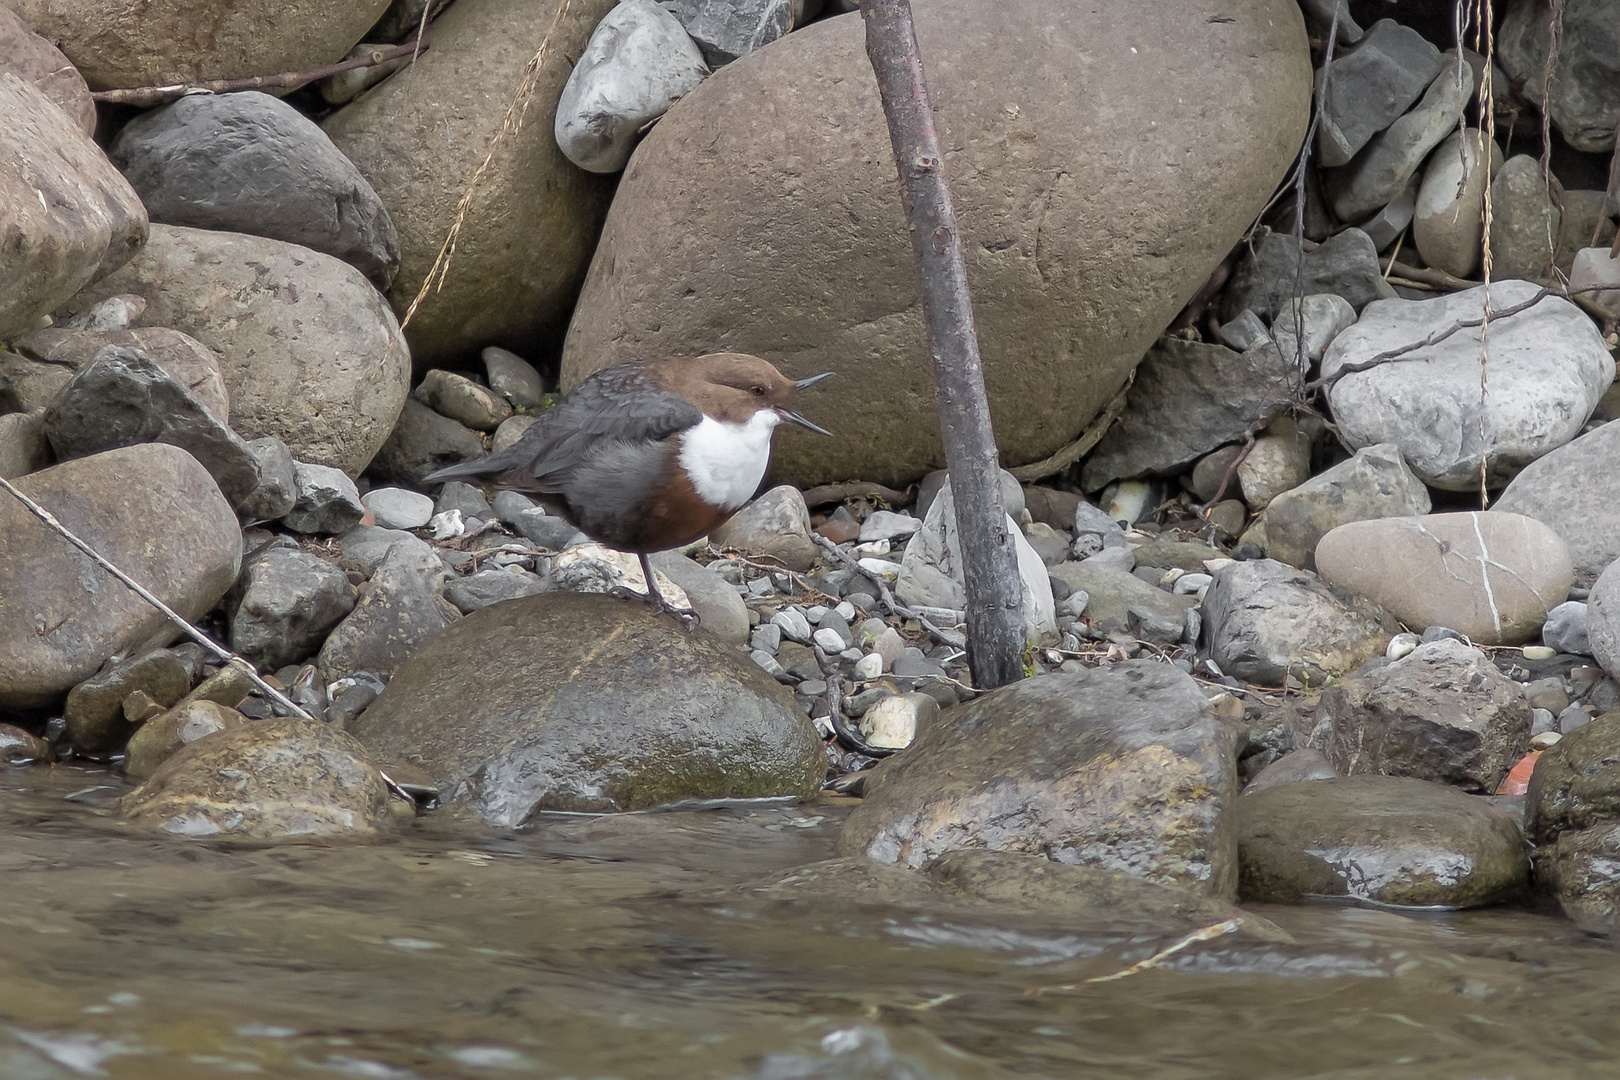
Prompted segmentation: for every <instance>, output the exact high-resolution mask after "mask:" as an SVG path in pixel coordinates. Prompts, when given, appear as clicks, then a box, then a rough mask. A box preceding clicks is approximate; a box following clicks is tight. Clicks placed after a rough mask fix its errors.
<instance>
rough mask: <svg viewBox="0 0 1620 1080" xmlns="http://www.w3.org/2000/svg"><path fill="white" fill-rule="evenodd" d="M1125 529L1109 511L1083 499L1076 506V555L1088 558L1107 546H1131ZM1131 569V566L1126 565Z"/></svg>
mask: <svg viewBox="0 0 1620 1080" xmlns="http://www.w3.org/2000/svg"><path fill="white" fill-rule="evenodd" d="M1129 547H1130V543H1129V542H1128V541H1127V540H1126V539H1125V530H1124V529H1123V528H1122V527H1121V526H1120V524H1119V522H1117V521H1115V520H1114V519H1113V518H1111V517H1109V516H1108V512H1107V511H1106V510H1104V509H1102V507H1100V506H1095V505H1093V504H1091V503H1088V502H1086V501H1084V500H1081V501H1080V502H1079V503H1078V504H1077V505H1076V506H1075V508H1074V556H1075V558H1077V559H1087V558H1090V557H1091V556H1093V555H1096V554H1097V553H1098V552H1100V551H1102V550H1104V549H1106V548H1129ZM1126 569H1127V570H1128V569H1130V567H1126Z"/></svg>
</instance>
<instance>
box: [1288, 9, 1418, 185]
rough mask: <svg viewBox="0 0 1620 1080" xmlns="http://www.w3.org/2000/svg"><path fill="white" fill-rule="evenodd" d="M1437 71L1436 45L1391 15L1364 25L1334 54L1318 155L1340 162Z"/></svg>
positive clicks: (1390, 118) (1404, 105) (1381, 127)
mask: <svg viewBox="0 0 1620 1080" xmlns="http://www.w3.org/2000/svg"><path fill="white" fill-rule="evenodd" d="M1439 73H1440V50H1439V49H1437V48H1435V47H1434V46H1433V45H1431V44H1429V43H1428V42H1427V41H1424V40H1423V38H1422V36H1421V35H1420V34H1418V32H1417V31H1415V30H1413V29H1411V28H1410V27H1406V26H1402V25H1400V24H1399V23H1397V22H1396V21H1395V20H1393V19H1380V20H1379V21H1378V22H1376V23H1374V24H1373V25H1372V26H1371V27H1369V28H1368V30H1367V32H1366V35H1365V36H1364V37H1363V38H1362V39H1361V40H1360V42H1359V43H1357V45H1356V46H1355V48H1353V49H1350V50H1349V51H1348V52H1345V53H1343V54H1342V55H1340V56H1338V57H1337V58H1335V59H1334V61H1333V68H1332V71H1331V72H1330V74H1329V77H1328V97H1327V104H1326V109H1325V111H1324V112H1323V115H1322V121H1321V126H1320V128H1319V129H1318V131H1317V137H1316V146H1317V160H1318V161H1319V162H1320V163H1321V164H1322V165H1326V166H1333V165H1343V164H1345V163H1346V162H1348V161H1349V160H1350V159H1351V158H1353V157H1354V156H1355V155H1356V151H1358V150H1360V149H1361V148H1362V147H1363V146H1365V145H1367V140H1369V139H1371V138H1372V137H1373V136H1374V135H1375V134H1377V133H1378V132H1380V131H1382V130H1384V129H1385V128H1387V127H1388V126H1389V125H1390V124H1392V123H1394V122H1395V121H1396V120H1397V119H1399V118H1400V116H1401V115H1402V114H1403V113H1405V112H1406V110H1407V109H1408V108H1410V107H1411V106H1412V104H1413V102H1415V101H1417V99H1418V96H1419V95H1420V94H1422V93H1423V91H1424V90H1426V89H1428V86H1429V83H1430V82H1432V81H1433V80H1434V77H1435V76H1436V75H1438V74H1439Z"/></svg>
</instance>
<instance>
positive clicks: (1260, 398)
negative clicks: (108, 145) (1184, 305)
mask: <svg viewBox="0 0 1620 1080" xmlns="http://www.w3.org/2000/svg"><path fill="white" fill-rule="evenodd" d="M1301 381H1302V375H1301V372H1300V369H1299V368H1298V367H1297V366H1296V365H1295V362H1294V360H1293V358H1292V357H1285V356H1284V355H1283V354H1282V353H1281V352H1280V351H1279V350H1278V349H1277V347H1276V346H1275V345H1261V346H1258V347H1256V348H1253V349H1250V350H1249V351H1248V352H1246V353H1235V352H1233V351H1232V350H1231V349H1228V348H1225V347H1223V346H1220V345H1202V344H1199V343H1197V342H1191V341H1183V340H1181V339H1180V338H1164V339H1162V340H1161V341H1160V342H1159V343H1158V344H1156V345H1155V346H1154V347H1153V348H1152V349H1150V350H1148V354H1147V355H1146V356H1145V357H1143V358H1142V363H1141V365H1140V366H1139V367H1138V368H1137V369H1136V381H1135V382H1134V383H1132V384H1131V389H1130V394H1129V396H1128V397H1127V399H1126V405H1125V412H1124V414H1123V415H1121V417H1120V418H1119V420H1118V422H1117V423H1115V424H1114V426H1113V427H1111V428H1110V429H1109V430H1108V434H1106V435H1104V436H1103V437H1102V441H1101V442H1099V443H1098V444H1097V449H1096V450H1095V451H1093V452H1092V454H1091V456H1090V457H1089V458H1087V459H1086V464H1085V467H1084V468H1083V469H1082V471H1081V474H1080V486H1081V487H1083V488H1085V489H1086V490H1087V491H1096V490H1098V489H1099V488H1101V487H1103V486H1104V485H1105V484H1107V483H1108V482H1109V481H1110V480H1115V479H1119V478H1122V477H1131V476H1144V475H1162V474H1167V473H1174V472H1176V471H1179V470H1180V469H1181V468H1182V467H1183V466H1185V465H1189V464H1191V463H1192V462H1194V461H1196V460H1197V459H1198V458H1199V457H1200V456H1202V455H1204V454H1207V453H1208V452H1209V451H1211V450H1213V449H1215V448H1216V447H1218V446H1221V445H1222V444H1224V443H1229V442H1232V441H1233V440H1235V439H1237V438H1240V437H1241V436H1242V435H1243V433H1244V431H1245V430H1247V429H1248V427H1249V425H1251V424H1253V423H1254V422H1255V421H1256V420H1262V419H1264V418H1265V417H1267V416H1270V415H1271V414H1272V413H1275V412H1277V411H1278V410H1279V409H1281V408H1283V406H1285V405H1287V404H1288V403H1289V402H1291V401H1292V400H1293V395H1294V392H1295V390H1297V388H1298V386H1299V384H1300V383H1301Z"/></svg>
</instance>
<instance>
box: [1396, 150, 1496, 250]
mask: <svg viewBox="0 0 1620 1080" xmlns="http://www.w3.org/2000/svg"><path fill="white" fill-rule="evenodd" d="M1484 138H1485V137H1484V135H1482V134H1481V133H1480V132H1479V130H1478V129H1476V128H1469V129H1467V132H1466V135H1461V136H1460V135H1453V136H1451V137H1450V138H1448V139H1447V140H1446V141H1444V142H1442V143H1441V144H1440V145H1439V146H1437V147H1435V150H1434V153H1432V154H1430V155H1429V164H1428V165H1427V167H1425V168H1424V170H1423V186H1422V187H1420V188H1419V189H1418V199H1417V210H1416V212H1415V213H1414V214H1413V216H1412V241H1413V243H1414V244H1416V245H1417V249H1418V254H1419V255H1422V256H1423V261H1424V262H1426V263H1428V264H1429V265H1430V266H1432V267H1434V268H1435V269H1437V270H1444V271H1445V272H1446V273H1448V274H1452V275H1454V276H1456V277H1460V278H1466V277H1471V276H1473V273H1474V271H1475V269H1477V268H1478V266H1479V257H1480V251H1481V249H1482V248H1483V246H1484V242H1483V237H1484V235H1485V226H1484V219H1483V217H1482V216H1481V214H1480V209H1481V204H1482V203H1483V202H1484V198H1485V185H1486V184H1488V183H1490V178H1491V177H1493V176H1495V175H1496V171H1497V170H1498V169H1500V168H1501V167H1502V151H1501V149H1500V148H1499V147H1498V146H1497V145H1496V143H1495V142H1494V141H1493V142H1492V143H1491V152H1490V163H1489V167H1488V168H1486V167H1484V164H1483V162H1482V161H1481V156H1482V155H1481V153H1480V151H1481V149H1482V148H1483V146H1484ZM1465 154H1466V159H1465V156H1464V155H1465ZM1465 174H1466V177H1467V179H1466V182H1464V176H1465ZM1459 189H1460V190H1461V194H1458V191H1459Z"/></svg>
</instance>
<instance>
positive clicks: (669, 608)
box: [608, 585, 703, 634]
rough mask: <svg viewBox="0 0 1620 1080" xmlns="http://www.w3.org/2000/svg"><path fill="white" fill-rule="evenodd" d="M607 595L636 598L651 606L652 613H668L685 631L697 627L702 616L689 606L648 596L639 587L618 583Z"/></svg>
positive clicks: (624, 598) (627, 598)
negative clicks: (678, 605) (680, 605)
mask: <svg viewBox="0 0 1620 1080" xmlns="http://www.w3.org/2000/svg"><path fill="white" fill-rule="evenodd" d="M608 595H609V596H617V597H618V598H619V599H621V600H636V601H639V602H640V603H643V604H646V605H647V606H648V607H650V608H652V610H653V614H654V615H669V616H670V617H671V618H673V619H674V620H675V621H676V622H678V623H680V624H681V629H683V630H685V631H686V632H687V633H689V634H690V633H691V632H692V631H694V630H696V629H697V628H698V624H699V623H701V622H702V621H703V620H702V617H701V616H699V615H698V613H697V612H695V611H693V610H692V609H691V608H678V607H676V606H675V605H674V604H671V603H669V602H668V601H666V600H665V599H664V598H663V597H662V596H649V595H648V594H646V593H644V592H642V591H641V590H640V589H632V588H630V587H629V586H627V585H619V586H616V587H614V588H612V589H609V590H608Z"/></svg>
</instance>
